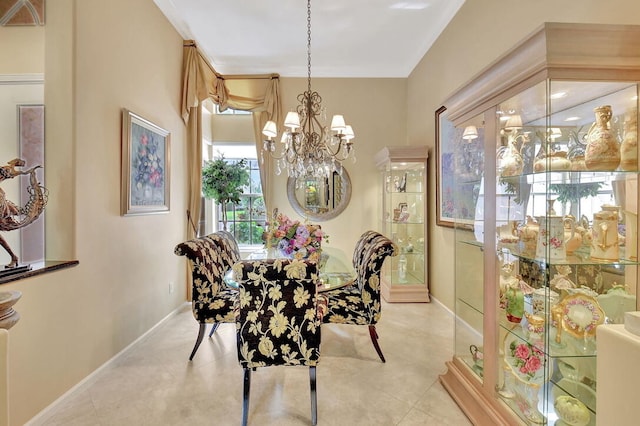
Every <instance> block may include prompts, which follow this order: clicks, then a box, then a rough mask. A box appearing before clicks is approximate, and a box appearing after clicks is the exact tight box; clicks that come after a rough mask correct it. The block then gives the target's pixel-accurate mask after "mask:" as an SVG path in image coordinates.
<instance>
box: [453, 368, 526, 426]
mask: <svg viewBox="0 0 640 426" xmlns="http://www.w3.org/2000/svg"><path fill="white" fill-rule="evenodd" d="M446 365H447V372H446V373H445V374H443V375H441V376H440V383H442V386H443V387H444V388H445V389H446V390H447V392H449V394H450V395H451V397H452V398H453V399H454V401H455V402H456V404H458V406H459V407H460V409H461V410H462V411H463V412H464V414H465V415H466V416H467V417H468V418H469V420H470V421H471V422H472V423H473V424H474V425H478V426H484V425H491V426H498V425H504V426H514V425H524V424H525V423H522V421H521V420H520V419H518V418H517V417H514V416H513V412H512V411H511V410H509V408H508V407H507V406H506V405H505V404H504V403H503V402H502V401H501V400H500V399H498V398H495V397H493V396H489V397H487V396H486V395H485V391H484V390H483V389H482V385H481V383H480V382H479V381H478V380H477V379H476V378H474V377H471V375H472V374H473V373H471V372H470V371H469V368H468V367H467V366H466V365H464V364H463V363H461V362H460V361H458V360H457V359H455V358H454V359H453V360H452V361H449V362H447V363H446Z"/></svg>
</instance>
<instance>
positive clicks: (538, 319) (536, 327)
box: [524, 312, 545, 346]
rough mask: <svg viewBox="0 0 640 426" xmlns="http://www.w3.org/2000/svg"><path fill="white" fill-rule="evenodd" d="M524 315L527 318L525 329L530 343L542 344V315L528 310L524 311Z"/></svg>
mask: <svg viewBox="0 0 640 426" xmlns="http://www.w3.org/2000/svg"><path fill="white" fill-rule="evenodd" d="M524 316H525V318H526V319H527V326H526V329H527V334H528V335H529V340H530V341H531V343H533V345H534V346H542V345H544V340H543V337H544V323H545V321H544V317H543V316H540V315H535V314H530V313H528V312H525V313H524Z"/></svg>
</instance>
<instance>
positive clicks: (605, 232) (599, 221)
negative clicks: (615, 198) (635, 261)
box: [591, 206, 620, 262]
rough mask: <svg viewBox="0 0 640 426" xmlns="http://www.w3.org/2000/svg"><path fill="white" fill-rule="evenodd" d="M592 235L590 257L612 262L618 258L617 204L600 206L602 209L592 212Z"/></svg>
mask: <svg viewBox="0 0 640 426" xmlns="http://www.w3.org/2000/svg"><path fill="white" fill-rule="evenodd" d="M592 237H593V239H592V241H591V258H592V259H594V260H606V261H614V262H617V261H618V260H620V252H619V246H618V207H617V206H602V211H599V212H598V213H594V215H593V227H592Z"/></svg>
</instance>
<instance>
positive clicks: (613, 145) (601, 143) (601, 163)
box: [584, 105, 620, 171]
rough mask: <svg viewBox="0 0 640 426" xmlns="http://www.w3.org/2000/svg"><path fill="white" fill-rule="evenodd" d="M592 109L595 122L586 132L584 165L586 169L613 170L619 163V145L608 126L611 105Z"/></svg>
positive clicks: (611, 113)
mask: <svg viewBox="0 0 640 426" xmlns="http://www.w3.org/2000/svg"><path fill="white" fill-rule="evenodd" d="M593 111H594V112H595V115H596V122H595V123H594V124H593V125H592V126H591V128H590V129H589V132H588V133H587V149H586V151H585V155H584V162H585V165H586V167H587V170H595V171H598V170H600V171H611V170H615V169H617V168H618V165H619V164H620V147H619V145H618V142H617V141H616V138H615V136H614V134H613V132H611V128H610V123H609V122H610V121H611V116H612V115H613V112H612V110H611V106H610V105H604V106H600V107H597V108H595V109H594V110H593Z"/></svg>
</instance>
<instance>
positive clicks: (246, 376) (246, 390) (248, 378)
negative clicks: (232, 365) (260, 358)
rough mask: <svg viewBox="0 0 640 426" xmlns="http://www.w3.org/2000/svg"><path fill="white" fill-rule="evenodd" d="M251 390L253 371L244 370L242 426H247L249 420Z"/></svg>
mask: <svg viewBox="0 0 640 426" xmlns="http://www.w3.org/2000/svg"><path fill="white" fill-rule="evenodd" d="M250 390H251V369H250V368H245V369H244V389H243V391H242V426H247V420H248V419H249V392H250Z"/></svg>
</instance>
